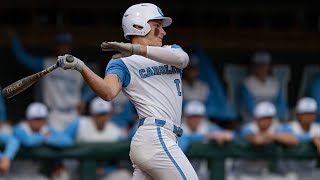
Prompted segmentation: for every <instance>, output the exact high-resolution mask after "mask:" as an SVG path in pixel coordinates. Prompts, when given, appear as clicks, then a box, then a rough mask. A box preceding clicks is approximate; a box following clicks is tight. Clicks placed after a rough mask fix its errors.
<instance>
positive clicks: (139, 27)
mask: <svg viewBox="0 0 320 180" xmlns="http://www.w3.org/2000/svg"><path fill="white" fill-rule="evenodd" d="M122 28H123V31H124V32H125V34H124V36H125V38H126V39H127V40H130V38H129V36H133V35H135V36H145V35H146V34H148V33H149V32H150V30H151V26H150V25H149V23H147V22H146V23H141V22H137V21H136V22H135V23H134V22H133V23H132V24H130V25H127V26H126V25H123V26H122Z"/></svg>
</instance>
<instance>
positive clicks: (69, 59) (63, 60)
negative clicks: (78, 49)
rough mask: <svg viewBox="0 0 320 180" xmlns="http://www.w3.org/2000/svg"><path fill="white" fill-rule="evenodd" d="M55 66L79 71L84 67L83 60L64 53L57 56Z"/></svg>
mask: <svg viewBox="0 0 320 180" xmlns="http://www.w3.org/2000/svg"><path fill="white" fill-rule="evenodd" d="M57 66H59V67H61V68H62V69H64V70H66V69H75V70H77V71H79V72H81V71H82V69H83V67H84V62H83V61H81V60H80V59H78V58H76V57H74V56H72V55H69V54H66V55H64V56H58V60H57Z"/></svg>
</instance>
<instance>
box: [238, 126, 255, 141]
mask: <svg viewBox="0 0 320 180" xmlns="http://www.w3.org/2000/svg"><path fill="white" fill-rule="evenodd" d="M251 134H254V131H253V130H252V128H251V127H250V126H244V127H243V128H242V129H241V130H240V137H241V138H242V139H245V138H246V137H247V136H249V135H251Z"/></svg>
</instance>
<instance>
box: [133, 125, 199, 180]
mask: <svg viewBox="0 0 320 180" xmlns="http://www.w3.org/2000/svg"><path fill="white" fill-rule="evenodd" d="M171 134H172V133H171V132H168V131H167V130H165V129H163V128H159V127H157V136H158V138H157V140H156V141H155V142H157V143H159V144H158V145H159V146H158V151H157V153H155V154H154V155H153V156H152V158H150V159H149V161H145V162H144V163H141V164H139V168H140V169H142V170H143V171H145V172H147V173H148V174H149V175H150V176H152V177H153V178H154V179H156V180H168V179H177V180H179V179H183V180H186V179H188V180H198V177H197V174H196V172H195V170H194V169H193V167H192V165H191V163H190V162H189V160H188V158H187V157H186V156H185V154H184V153H183V152H182V150H181V148H180V147H179V146H178V144H177V143H176V142H175V141H174V138H173V137H172V136H171ZM155 142H153V143H155Z"/></svg>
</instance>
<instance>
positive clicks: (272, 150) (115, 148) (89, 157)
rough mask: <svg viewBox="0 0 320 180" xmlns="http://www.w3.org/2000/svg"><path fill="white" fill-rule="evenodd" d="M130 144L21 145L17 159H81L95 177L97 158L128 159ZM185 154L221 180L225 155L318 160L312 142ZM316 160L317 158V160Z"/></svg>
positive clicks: (85, 172) (86, 175) (203, 146)
mask: <svg viewBox="0 0 320 180" xmlns="http://www.w3.org/2000/svg"><path fill="white" fill-rule="evenodd" d="M128 152H129V143H128V142H123V143H103V144H100V143H99V144H97V143H92V144H76V145H75V146H73V147H71V148H67V149H63V150H61V149H55V148H51V147H47V146H42V147H37V148H28V149H27V148H21V149H20V150H19V152H18V155H17V158H19V159H20V158H22V159H39V160H44V161H52V160H54V159H63V158H72V159H78V160H79V161H80V170H79V174H80V177H81V180H93V179H96V174H95V173H96V165H97V161H98V160H99V161H101V160H129V155H128V154H129V153H128ZM186 154H187V156H188V157H189V158H190V159H207V160H208V166H209V167H208V168H209V170H210V172H211V173H210V174H211V176H210V179H212V180H224V177H225V160H226V158H250V159H268V160H271V161H276V160H278V159H280V158H295V159H315V158H317V159H318V160H319V156H318V154H317V151H316V148H315V147H314V145H313V144H311V143H302V144H299V145H296V146H294V147H290V148H288V147H285V146H282V145H279V144H270V145H267V146H263V147H254V146H251V145H249V144H246V143H239V142H230V143H227V144H225V145H217V144H215V143H200V142H199V143H193V144H191V145H190V147H189V149H188V151H187V153H186ZM318 162H319V161H318Z"/></svg>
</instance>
